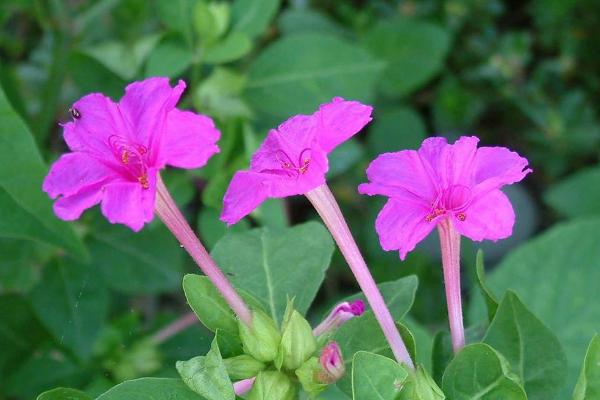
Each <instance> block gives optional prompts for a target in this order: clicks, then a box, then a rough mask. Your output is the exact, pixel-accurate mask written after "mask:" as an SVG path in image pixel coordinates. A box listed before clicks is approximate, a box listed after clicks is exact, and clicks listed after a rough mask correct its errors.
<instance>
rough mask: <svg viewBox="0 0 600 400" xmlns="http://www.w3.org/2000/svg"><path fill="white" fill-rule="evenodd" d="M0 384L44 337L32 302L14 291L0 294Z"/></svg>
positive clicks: (0, 384) (0, 385)
mask: <svg viewBox="0 0 600 400" xmlns="http://www.w3.org/2000/svg"><path fill="white" fill-rule="evenodd" d="M0 315H1V316H2V318H0V344H1V346H2V351H1V352H0V387H3V386H4V380H5V379H6V378H8V376H9V375H10V374H11V373H12V372H14V370H15V368H16V367H18V366H19V364H20V363H21V362H22V361H23V359H25V358H26V357H27V355H29V354H31V353H33V352H34V351H35V349H36V346H37V344H38V343H39V342H40V340H42V338H43V337H44V334H43V328H42V327H41V326H40V325H39V323H38V322H37V320H36V319H35V316H34V314H33V311H32V310H31V306H30V305H29V304H28V302H26V301H25V300H24V299H23V298H21V297H19V296H15V295H3V296H0Z"/></svg>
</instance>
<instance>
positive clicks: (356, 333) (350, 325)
mask: <svg viewBox="0 0 600 400" xmlns="http://www.w3.org/2000/svg"><path fill="white" fill-rule="evenodd" d="M417 285H418V283H417V278H416V277H415V276H408V277H405V278H401V279H398V280H397V281H394V282H386V283H382V284H380V285H379V286H378V287H379V288H380V291H381V293H382V296H383V298H384V299H385V301H386V304H387V305H388V308H389V310H390V312H391V313H392V316H393V317H394V319H395V320H400V319H402V318H403V317H404V315H405V314H406V313H407V312H408V311H409V310H410V308H411V306H412V303H413V301H414V296H415V292H416V290H417ZM357 298H363V297H362V295H355V296H352V297H350V298H348V299H345V300H346V301H349V300H354V299H357ZM363 299H364V298H363ZM333 340H335V341H336V342H337V343H338V345H339V346H340V349H341V350H342V355H343V356H344V363H345V364H346V367H347V369H349V368H350V363H351V362H352V356H353V355H354V354H355V353H356V352H358V351H368V352H371V353H375V354H380V355H383V356H386V357H389V358H393V353H392V351H391V350H390V348H389V345H388V342H387V340H386V338H385V336H384V335H383V332H382V331H381V328H380V327H379V323H378V322H377V320H376V319H375V315H374V314H373V312H372V311H367V312H365V313H364V314H363V315H362V316H360V317H356V318H352V319H351V320H349V321H348V322H346V323H345V324H344V325H342V326H341V327H340V328H339V329H338V330H337V332H335V334H334V335H333ZM337 385H338V387H339V388H340V389H342V391H344V392H345V393H346V394H348V395H350V394H351V393H352V388H351V381H350V377H349V376H348V375H345V376H344V377H343V378H342V379H340V380H339V381H338V382H337Z"/></svg>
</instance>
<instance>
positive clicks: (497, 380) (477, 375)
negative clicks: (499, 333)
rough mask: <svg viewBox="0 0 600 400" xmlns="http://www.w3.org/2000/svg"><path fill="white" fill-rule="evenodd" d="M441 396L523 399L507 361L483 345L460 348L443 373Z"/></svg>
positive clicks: (468, 399)
mask: <svg viewBox="0 0 600 400" xmlns="http://www.w3.org/2000/svg"><path fill="white" fill-rule="evenodd" d="M442 387H443V389H444V393H445V394H446V395H447V396H448V398H450V399H452V400H473V399H482V400H492V399H502V400H526V399H527V395H526V394H525V391H524V390H523V388H522V387H521V386H520V385H519V383H518V382H517V379H516V377H515V376H514V375H513V374H512V373H511V372H510V367H509V365H508V362H507V361H506V360H505V359H504V358H503V357H502V355H500V353H498V352H496V351H495V350H494V349H493V348H491V347H490V346H488V345H487V344H484V343H476V344H471V345H469V346H466V347H465V348H463V349H462V350H461V351H460V353H458V354H457V355H456V357H455V358H454V359H453V360H452V362H451V363H450V365H448V368H447V369H446V372H445V373H444V378H443V384H442Z"/></svg>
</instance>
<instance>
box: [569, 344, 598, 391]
mask: <svg viewBox="0 0 600 400" xmlns="http://www.w3.org/2000/svg"><path fill="white" fill-rule="evenodd" d="M594 399H600V335H598V334H596V335H594V337H593V338H592V341H591V342H590V346H589V347H588V350H587V353H586V355H585V359H584V360H583V367H582V369H581V374H579V380H578V381H577V386H575V392H574V393H573V400H594Z"/></svg>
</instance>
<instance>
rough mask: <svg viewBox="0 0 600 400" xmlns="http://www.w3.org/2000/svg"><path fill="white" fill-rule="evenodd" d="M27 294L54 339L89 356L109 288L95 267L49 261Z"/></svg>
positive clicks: (103, 316)
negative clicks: (29, 293) (36, 282)
mask: <svg viewBox="0 0 600 400" xmlns="http://www.w3.org/2000/svg"><path fill="white" fill-rule="evenodd" d="M30 296H31V303H32V306H33V309H34V311H35V313H36V314H37V316H38V318H39V319H40V321H42V323H43V324H44V325H45V326H46V328H48V330H49V331H50V333H52V335H53V336H54V338H55V339H56V341H57V342H58V343H59V344H60V345H63V346H65V347H67V348H69V349H70V350H71V351H72V352H73V354H74V355H75V356H76V357H78V358H80V359H83V360H85V359H87V358H88V357H90V356H91V353H92V346H93V344H94V341H95V340H96V337H97V336H98V333H99V331H100V328H101V327H102V324H103V323H104V320H105V319H106V317H107V316H108V305H109V299H108V290H107V289H106V286H105V284H104V282H103V281H102V279H99V277H98V275H97V273H96V271H95V270H94V268H93V267H92V266H90V265H84V264H78V263H75V262H71V261H67V260H63V262H56V263H53V264H50V265H49V266H47V267H46V268H45V270H44V275H43V277H42V280H41V281H40V283H39V284H38V285H37V286H36V287H35V288H34V289H33V291H32V292H31V295H30Z"/></svg>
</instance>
